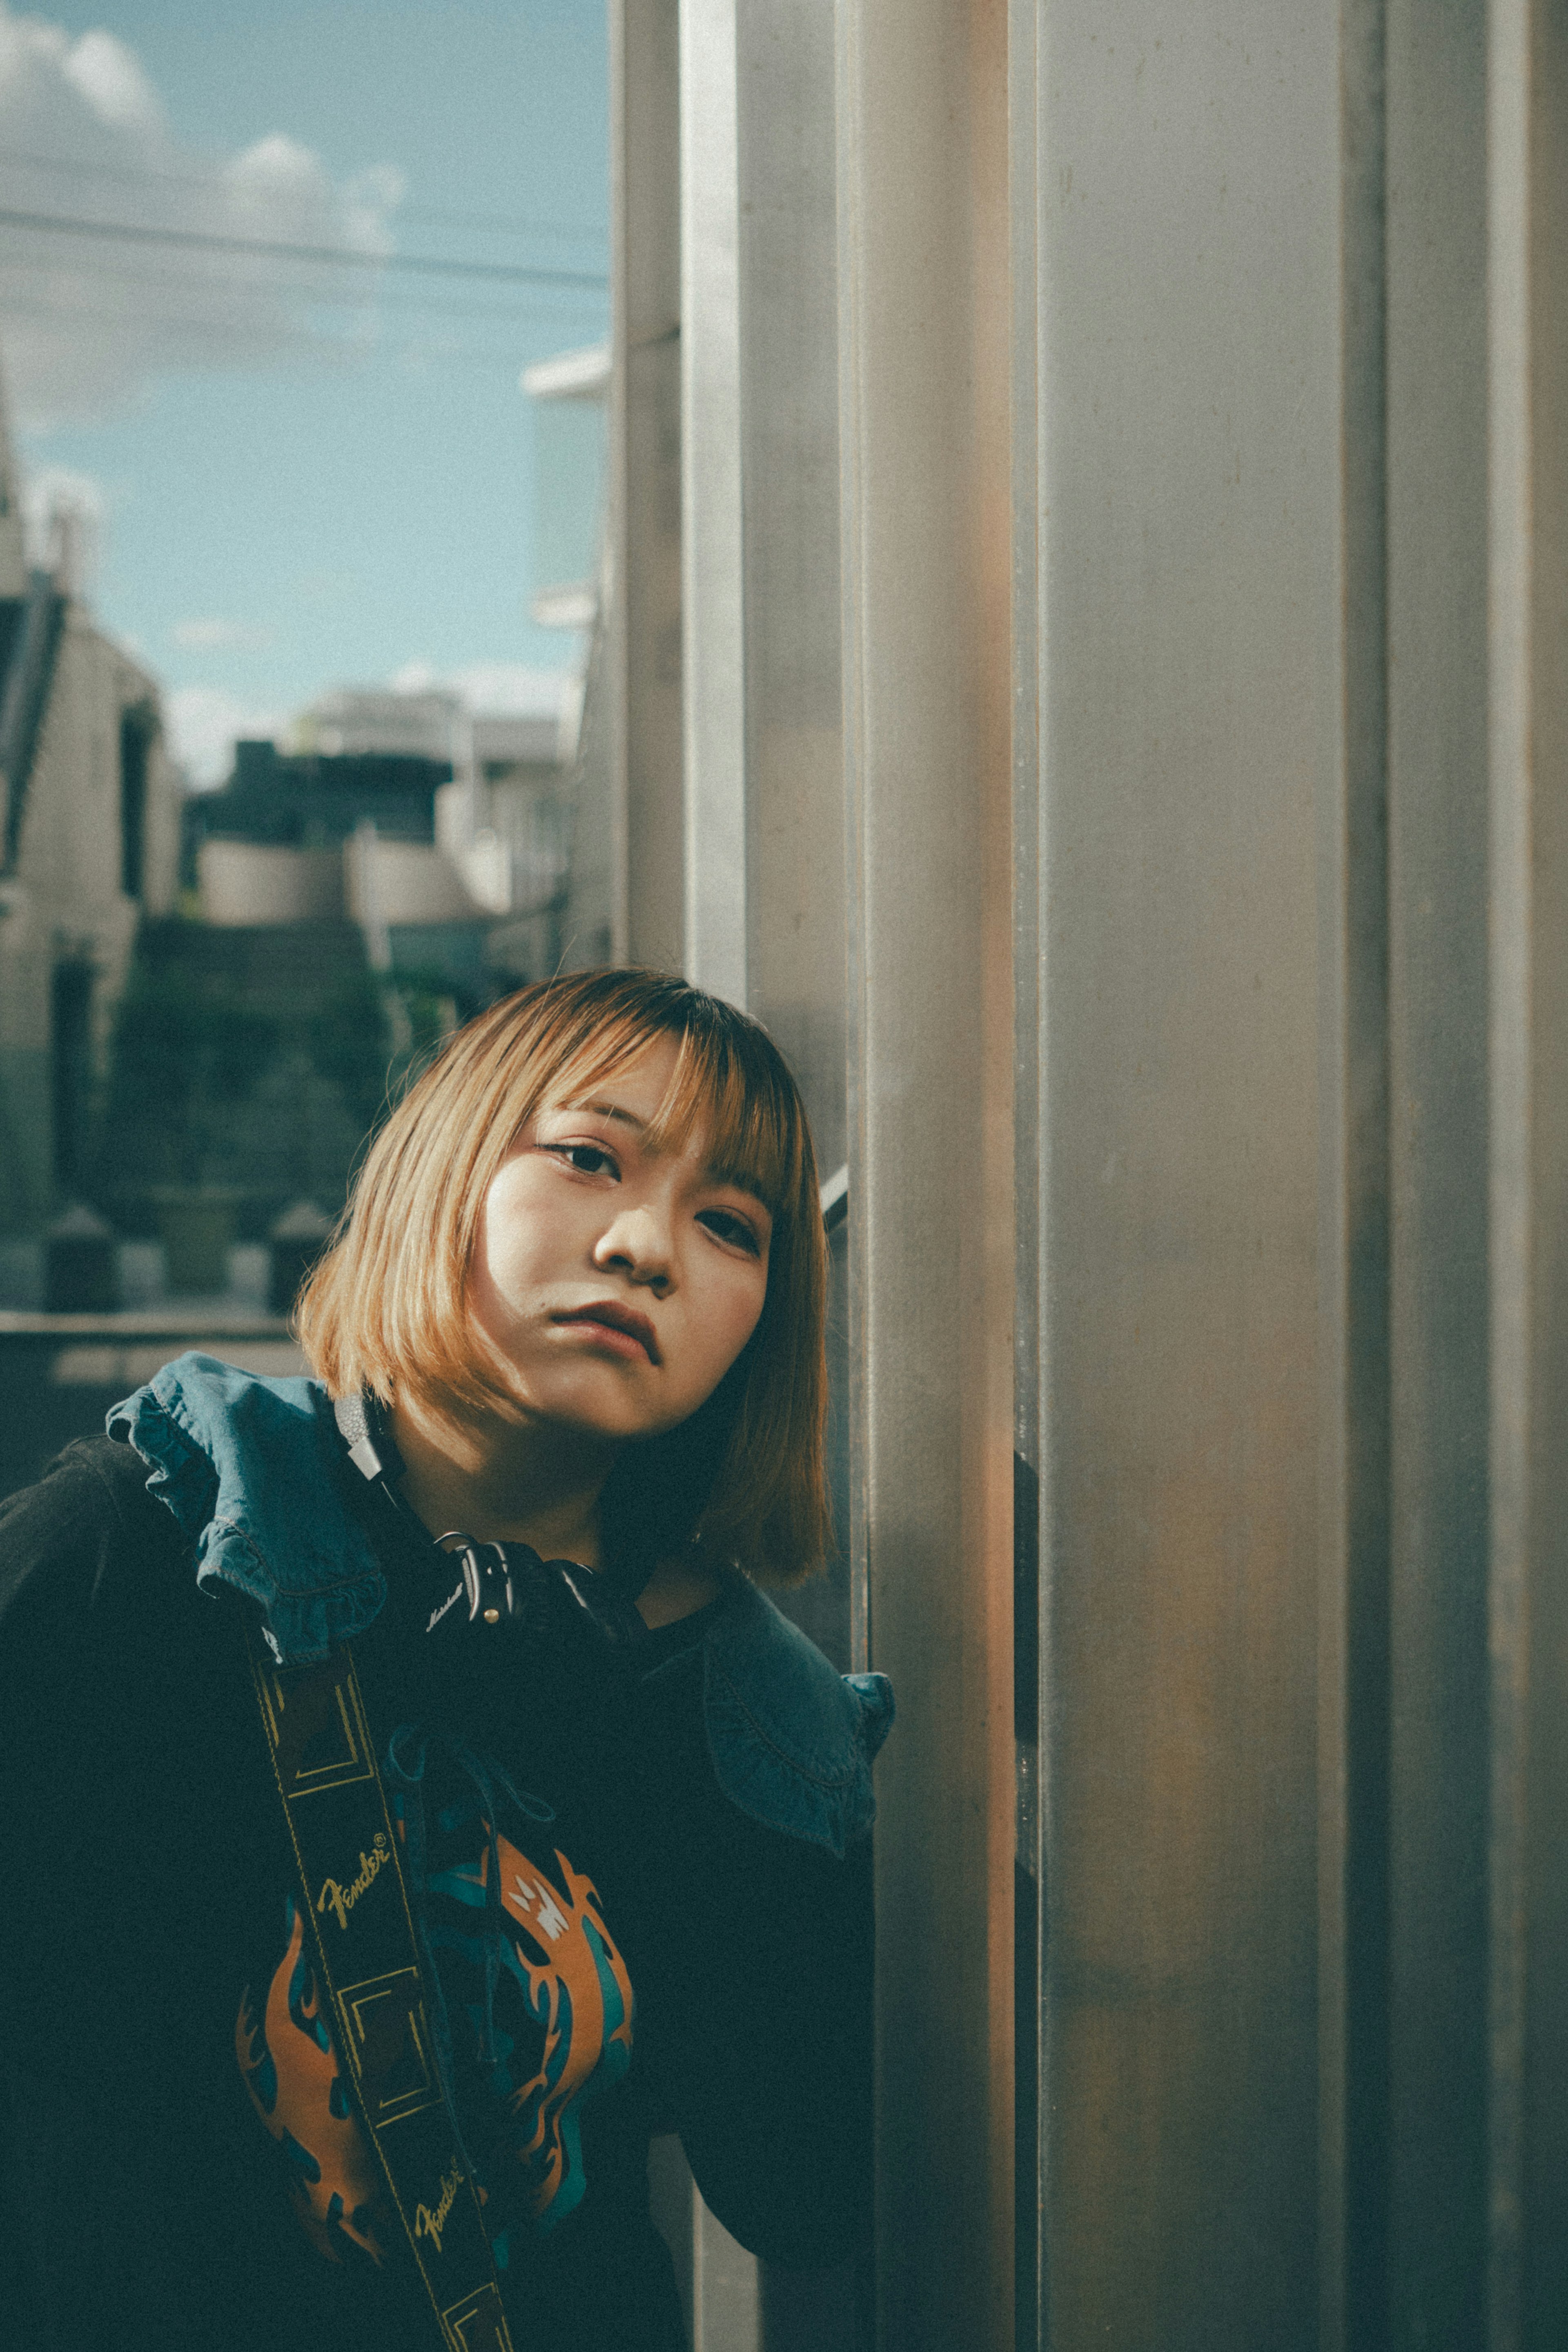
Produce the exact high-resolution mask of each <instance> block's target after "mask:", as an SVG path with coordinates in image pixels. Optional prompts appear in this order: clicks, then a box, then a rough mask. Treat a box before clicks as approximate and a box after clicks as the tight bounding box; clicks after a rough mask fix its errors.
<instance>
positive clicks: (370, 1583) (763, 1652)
mask: <svg viewBox="0 0 1568 2352" xmlns="http://www.w3.org/2000/svg"><path fill="white" fill-rule="evenodd" d="M108 1426H109V1430H110V1435H111V1436H115V1437H119V1438H121V1439H123V1440H124V1441H125V1442H126V1443H128V1444H131V1446H133V1447H134V1448H135V1450H136V1452H137V1453H138V1454H140V1455H141V1459H142V1460H143V1461H144V1462H145V1463H146V1464H147V1465H148V1471H149V1474H150V1475H149V1476H148V1480H147V1485H148V1489H149V1491H150V1492H151V1493H152V1494H153V1495H155V1496H157V1497H158V1499H159V1501H160V1502H162V1503H163V1504H164V1505H166V1507H168V1509H169V1510H170V1511H171V1512H172V1514H173V1516H174V1517H175V1519H176V1520H177V1521H178V1522H179V1524H180V1526H181V1528H183V1531H184V1533H185V1534H186V1535H187V1536H188V1537H189V1538H191V1540H192V1542H193V1544H194V1546H195V1551H196V1579H197V1581H198V1583H200V1584H202V1585H204V1586H211V1585H213V1584H214V1583H225V1584H229V1585H232V1586H234V1587H235V1590H236V1591H240V1592H243V1593H245V1594H246V1596H247V1598H248V1599H250V1600H251V1601H254V1602H255V1603H256V1606H257V1608H258V1609H259V1611H260V1612H261V1619H262V1626H263V1630H264V1633H265V1634H266V1638H267V1643H268V1645H269V1647H270V1648H271V1650H272V1652H273V1654H274V1655H275V1656H276V1657H277V1660H278V1661H279V1663H280V1664H285V1665H303V1664H308V1663H309V1662H310V1661H312V1660H315V1659H319V1658H324V1657H325V1656H326V1655H327V1654H328V1653H329V1650H330V1649H331V1647H332V1645H333V1643H337V1642H350V1641H352V1640H353V1638H354V1636H355V1635H356V1634H358V1633H364V1631H365V1630H366V1628H367V1627H368V1626H370V1625H371V1624H372V1623H373V1622H374V1621H375V1619H376V1618H377V1616H378V1615H379V1614H380V1612H381V1611H382V1607H383V1606H384V1604H385V1601H386V1597H387V1588H386V1578H385V1576H384V1574H383V1573H382V1568H381V1565H380V1563H379V1561H378V1559H377V1558H376V1555H375V1552H374V1550H373V1549H371V1542H370V1538H368V1536H367V1535H366V1534H365V1532H364V1530H363V1529H362V1528H361V1527H360V1526H359V1524H358V1523H357V1521H356V1520H355V1518H354V1517H353V1515H352V1513H351V1512H350V1509H349V1507H348V1506H347V1504H346V1503H345V1501H344V1499H343V1496H342V1495H341V1494H340V1491H339V1486H338V1465H339V1464H340V1460H341V1455H342V1440H341V1438H340V1435H339V1433H338V1428H337V1423H336V1422H335V1421H334V1419H333V1415H332V1405H331V1400H330V1399H329V1396H328V1394H327V1391H326V1390H325V1389H324V1388H323V1387H322V1386H321V1385H320V1383H319V1381H311V1380H302V1379H296V1380H264V1379H261V1378H259V1377H257V1376H256V1375H254V1374H252V1373H249V1372H242V1371H239V1370H235V1367H234V1366H233V1365H232V1364H224V1363H220V1362H219V1361H218V1360H217V1359H216V1358H215V1357H213V1356H202V1355H195V1354H191V1355H184V1356H179V1357H176V1358H175V1360H174V1361H173V1362H172V1363H170V1364H165V1365H164V1367H163V1369H162V1371H161V1372H160V1373H159V1374H158V1375H157V1377H156V1378H155V1379H154V1380H152V1381H149V1382H148V1384H147V1385H146V1387H144V1388H140V1389H138V1390H137V1391H136V1392H135V1394H134V1395H133V1396H130V1397H127V1398H126V1399H125V1401H124V1402H123V1403H121V1404H117V1405H116V1406H115V1407H114V1408H113V1410H112V1412H110V1414H109V1416H108ZM664 1671H668V1669H667V1668H665V1669H664ZM703 1682H704V1695H705V1710H706V1720H707V1737H708V1747H709V1751H710V1753H711V1755H712V1757H713V1762H714V1769H715V1772H716V1775H717V1778H718V1782H719V1786H720V1788H721V1789H722V1790H724V1792H725V1794H726V1796H727V1797H728V1798H729V1800H730V1801H731V1803H732V1804H735V1805H737V1806H738V1807H739V1808H740V1810H741V1811H743V1812H745V1813H748V1814H750V1815H751V1817H752V1818H753V1819H754V1820H757V1821H760V1822H764V1823H765V1824H766V1825H767V1826H768V1828H770V1829H776V1830H779V1831H782V1832H784V1833H785V1834H786V1835H789V1836H792V1837H799V1838H804V1839H806V1840H808V1841H809V1842H810V1843H812V1844H816V1845H822V1846H826V1847H827V1848H828V1849H829V1850H830V1851H831V1852H832V1853H840V1854H841V1853H843V1851H844V1848H845V1846H846V1845H847V1844H850V1843H853V1841H854V1840H856V1839H857V1838H860V1837H862V1836H863V1835H864V1834H865V1833H866V1832H867V1831H868V1830H869V1829H870V1828H871V1825H872V1822H873V1818H874V1815H875V1810H876V1807H875V1800H874V1798H873V1794H872V1785H871V1765H872V1759H873V1757H874V1756H875V1754H876V1752H877V1750H878V1748H880V1747H881V1746H882V1743H883V1740H884V1739H885V1738H886V1737H887V1734H888V1731H889V1729H890V1727H891V1726H892V1723H893V1715H894V1703H893V1688H892V1685H891V1684H890V1683H889V1682H888V1680H887V1677H886V1676H885V1675H839V1674H837V1673H835V1672H834V1670H833V1668H832V1666H831V1665H830V1664H829V1663H828V1661H827V1659H826V1658H824V1657H823V1655H822V1654H821V1651H820V1650H819V1649H818V1648H817V1647H816V1646H815V1644H814V1643H811V1642H810V1641H809V1640H808V1639H807V1637H806V1635H805V1634H804V1633H801V1632H800V1628H799V1627H798V1626H796V1625H794V1624H792V1623H791V1622H790V1621H789V1619H788V1618H787V1617H786V1616H784V1615H783V1613H782V1612H780V1611H779V1610H778V1609H776V1608H775V1607H774V1605H773V1603H772V1601H769V1600H768V1596H767V1595H766V1593H764V1592H761V1591H758V1588H757V1587H756V1586H755V1585H754V1584H752V1583H751V1582H750V1581H749V1580H748V1579H747V1578H746V1577H744V1576H741V1575H739V1574H737V1573H731V1574H730V1575H729V1576H728V1577H727V1580H726V1591H725V1600H724V1605H723V1606H722V1608H720V1609H719V1610H718V1611H717V1612H716V1615H715V1616H714V1618H713V1620H712V1622H711V1623H710V1624H709V1626H708V1628H707V1631H706V1634H705V1636H704V1640H703Z"/></svg>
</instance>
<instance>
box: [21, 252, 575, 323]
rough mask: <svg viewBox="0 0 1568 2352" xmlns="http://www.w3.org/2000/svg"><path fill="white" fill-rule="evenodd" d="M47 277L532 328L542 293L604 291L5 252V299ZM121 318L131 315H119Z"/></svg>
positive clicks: (568, 296)
mask: <svg viewBox="0 0 1568 2352" xmlns="http://www.w3.org/2000/svg"><path fill="white" fill-rule="evenodd" d="M23 272H26V273H27V274H29V275H38V274H40V273H41V274H44V275H47V276H49V277H51V278H57V279H58V280H60V281H61V282H64V283H68V284H74V283H76V282H77V281H78V279H81V278H105V279H107V280H108V281H109V282H110V284H111V285H114V286H120V287H124V288H126V289H131V288H133V287H140V286H152V287H168V288H172V289H184V290H185V291H187V292H188V293H190V294H191V295H193V297H200V296H203V295H204V294H208V293H213V294H221V295H222V297H223V299H224V300H225V302H232V301H236V300H237V301H247V302H254V303H258V304H259V303H271V304H273V305H275V306H276V305H279V304H283V303H290V304H298V305H309V306H311V307H313V308H325V309H330V310H340V309H353V310H358V309H359V308H360V307H361V305H362V304H373V305H374V306H375V308H376V310H378V311H384V310H391V311H416V312H423V313H425V314H427V315H430V316H432V317H435V318H444V319H503V320H505V319H510V320H515V321H516V322H517V324H518V325H519V326H524V325H527V323H528V321H529V320H531V319H535V318H537V317H538V308H537V304H538V296H539V294H540V293H546V294H554V295H556V296H557V297H558V299H560V300H563V301H567V302H580V301H588V300H591V301H593V302H595V303H596V304H597V303H598V302H599V301H600V299H601V292H602V289H600V288H583V287H576V286H561V287H548V286H547V287H544V288H528V289H520V291H519V295H518V298H517V299H516V300H515V301H510V302H465V301H455V302H449V301H444V300H443V299H441V297H440V295H439V294H435V293H426V292H424V291H423V290H422V289H420V288H419V287H417V286H407V287H403V286H398V287H388V286H364V285H359V286H352V287H347V286H345V287H333V288H326V287H320V286H317V287H309V288H306V287H302V286H301V285H300V283H299V281H298V277H295V278H289V277H288V276H286V275H279V276H274V277H263V276H261V275H259V274H258V273H257V272H256V271H253V270H247V271H246V273H245V276H244V277H243V278H239V277H235V276H234V275H232V274H231V275H229V276H226V277H224V276H219V275H217V274H215V273H207V274H204V275H197V274H195V273H193V271H192V270H191V269H190V268H181V269H159V268H148V267H147V266H146V265H145V264H142V263H141V262H140V261H139V260H137V259H136V258H133V257H127V258H120V259H115V260H110V259H108V258H103V259H96V260H95V259H94V258H92V257H90V256H89V255H80V256H78V255H74V254H73V255H72V256H71V257H70V259H69V260H68V261H62V262H59V263H57V264H56V265H54V266H53V267H52V268H47V266H46V264H45V263H44V262H43V261H42V260H41V259H40V258H38V257H36V256H32V255H22V254H7V253H5V252H4V251H3V250H0V301H4V300H5V299H6V298H5V282H6V280H7V279H8V278H13V277H15V276H16V275H17V274H19V273H23ZM115 315H116V316H117V317H120V316H129V315H130V314H128V313H116V314H115Z"/></svg>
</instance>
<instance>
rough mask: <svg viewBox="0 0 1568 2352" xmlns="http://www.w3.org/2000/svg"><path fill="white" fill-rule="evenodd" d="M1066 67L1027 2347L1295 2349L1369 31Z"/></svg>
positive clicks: (1308, 2200) (1305, 2196)
mask: <svg viewBox="0 0 1568 2352" xmlns="http://www.w3.org/2000/svg"><path fill="white" fill-rule="evenodd" d="M1015 21H1016V20H1015ZM1035 30H1036V37H1037V40H1038V53H1037V58H1036V67H1037V70H1036V73H1035V76H1034V78H1033V79H1032V82H1030V81H1028V80H1025V79H1024V77H1023V76H1022V75H1021V74H1020V73H1019V71H1018V70H1017V68H1018V65H1019V59H1018V58H1017V55H1016V45H1015V82H1014V121H1015V152H1016V150H1017V147H1018V145H1019V142H1020V140H1021V141H1024V142H1027V143H1028V145H1029V147H1030V151H1031V152H1032V153H1033V155H1034V157H1035V158H1036V159H1037V164H1036V173H1035V187H1036V194H1037V199H1038V212H1037V215H1036V224H1035V235H1036V237H1037V239H1038V245H1037V250H1036V252H1035V254H1034V256H1033V266H1034V268H1035V271H1036V286H1037V288H1038V299H1039V310H1038V335H1037V339H1036V341H1035V343H1034V350H1035V353H1036V355H1037V365H1038V374H1037V376H1036V380H1035V385H1034V387H1033V390H1034V395H1035V399H1036V400H1037V402H1038V412H1037V413H1038V415H1039V418H1040V443H1039V449H1040V457H1039V478H1038V482H1037V483H1036V484H1035V485H1034V486H1033V495H1034V499H1035V505H1034V507H1033V509H1032V511H1030V512H1028V513H1026V514H1024V515H1022V516H1020V517H1019V520H1018V523H1017V529H1018V530H1019V534H1020V536H1026V537H1027V536H1029V535H1032V533H1033V531H1034V530H1035V529H1036V528H1037V527H1038V530H1039V533H1040V551H1039V569H1038V574H1037V578H1038V589H1037V592H1036V599H1035V602H1034V604H1033V608H1032V609H1030V607H1029V605H1028V604H1027V603H1026V602H1025V601H1024V599H1025V598H1026V596H1027V589H1028V582H1029V569H1028V565H1027V562H1023V561H1020V562H1019V568H1018V572H1017V573H1016V574H1015V579H1016V580H1017V582H1018V585H1019V597H1020V610H1019V649H1020V655H1021V657H1022V658H1023V659H1024V660H1026V661H1027V660H1029V659H1030V658H1032V656H1033V649H1034V646H1035V645H1036V643H1038V647H1039V664H1040V667H1039V672H1038V677H1039V711H1040V762H1039V824H1040V833H1039V837H1038V850H1037V856H1038V872H1039V899H1038V919H1039V954H1040V969H1039V989H1040V1019H1041V1030H1040V1063H1039V1070H1040V1099H1039V1108H1038V1120H1039V1124H1038V1128H1037V1130H1036V1137H1037V1149H1038V1154H1039V1167H1040V1255H1041V1285H1042V1317H1041V1339H1040V1371H1039V1382H1040V1387H1039V1396H1040V1449H1041V1453H1040V1489H1041V1496H1040V1577H1041V1584H1042V1607H1043V1612H1044V1639H1043V1646H1042V1658H1041V1671H1042V1683H1041V1724H1040V1736H1041V1740H1042V1752H1041V1763H1040V1788H1041V1803H1042V1832H1041V1834H1042V1838H1043V1845H1044V1883H1045V1887H1046V1903H1047V1910H1048V1919H1047V1933H1046V1937H1045V1945H1044V1955H1043V1971H1044V1973H1043V1982H1042V1994H1043V2005H1044V2016H1045V2032H1046V2037H1047V2040H1046V2051H1045V2093H1044V2096H1043V2098H1042V2100H1041V2103H1040V2155H1039V2159H1038V2162H1039V2173H1038V2179H1039V2183H1040V2197H1041V2200H1042V2203H1043V2207H1044V2216H1043V2240H1044V2253H1045V2273H1046V2276H1045V2283H1044V2308H1043V2311H1042V2313H1041V2315H1040V2322H1039V2326H1038V2334H1037V2336H1035V2337H1033V2338H1031V2339H1030V2340H1037V2341H1039V2342H1041V2343H1044V2342H1046V2341H1049V2342H1050V2344H1051V2346H1053V2347H1061V2352H1077V2347H1088V2346H1090V2345H1092V2344H1093V2345H1099V2344H1113V2345H1115V2346H1116V2347H1118V2352H1133V2347H1149V2348H1150V2352H1155V2347H1157V2352H1186V2347H1194V2352H1196V2347H1204V2352H1214V2347H1230V2346H1234V2347H1237V2352H1243V2347H1248V2352H1250V2347H1256V2346H1260V2345H1264V2344H1267V2345H1269V2346H1270V2347H1277V2348H1278V2352H1285V2347H1304V2346H1306V2345H1308V2344H1310V2343H1313V2342H1315V2341H1316V2339H1317V2336H1318V2327H1319V2312H1318V2276H1317V2265H1316V2243H1317V2214H1316V2202H1317V2194H1318V2156H1319V2150H1318V2068H1319V2038H1318V2016H1317V2003H1318V1990H1319V1989H1318V1977H1317V1930H1318V1903H1319V1885H1318V1864H1319V1854H1318V1842H1317V1833H1316V1813H1317V1766H1318V1742H1317V1720H1316V1717H1317V1650H1318V1640H1319V1625H1318V1569H1319V1528H1318V1508H1319V1499H1320V1498H1319V1486H1318V1476H1317V1456H1318V1442H1319V1412H1320V1405H1319V1390H1318V1371H1319V1328H1318V1318H1319V1299H1318V1218H1319V1182H1318V1171H1319V1150H1320V1125H1319V1068H1318V1050H1319V1040H1318V1019H1317V980H1318V947H1317V928H1318V879H1319V875H1318V866H1319V847H1318V837H1317V824H1318V816H1319V811H1320V809H1321V807H1322V804H1323V803H1324V802H1325V800H1326V801H1330V802H1332V800H1333V797H1334V794H1335V792H1336V789H1337V783H1338V776H1339V767H1340V751H1339V743H1340V728H1341V694H1342V685H1343V681H1342V675H1341V668H1340V660H1339V634H1338V625H1339V618H1340V604H1339V587H1340V579H1339V568H1340V547H1339V532H1338V514H1339V505H1340V476H1339V463H1340V451H1339V446H1338V412H1339V395H1340V385H1339V377H1338V363H1337V352H1338V327H1339V319H1338V304H1339V278H1338V263H1339V247H1338V235H1339V227H1338V215H1339V197H1340V191H1339V162H1340V137H1339V108H1340V89H1339V66H1340V57H1339V41H1338V27H1337V26H1336V25H1335V23H1334V21H1333V17H1332V16H1313V15H1312V13H1311V12H1300V11H1297V12H1289V11H1286V12H1281V11H1280V10H1277V9H1274V8H1271V7H1268V6H1263V5H1243V6H1241V7H1239V8H1238V7H1235V6H1227V7H1219V6H1218V5H1210V6H1202V7H1197V8H1194V9H1188V10H1186V11H1185V12H1183V14H1182V16H1181V17H1180V18H1179V19H1178V20H1172V19H1171V18H1170V17H1169V16H1168V14H1167V13H1166V12H1162V11H1158V10H1155V9H1152V8H1144V7H1140V6H1134V7H1130V8H1126V9H1123V10H1120V11H1118V12H1117V13H1116V17H1115V21H1114V23H1113V24H1112V23H1110V22H1108V21H1107V19H1106V16H1105V14H1104V12H1103V10H1099V9H1093V8H1089V7H1070V8H1066V9H1062V8H1059V7H1051V8H1041V9H1040V10H1039V11H1038V12H1037V15H1036V19H1035ZM1020 85H1021V86H1020ZM1029 242H1030V240H1029V239H1028V238H1027V236H1026V237H1025V238H1023V239H1021V240H1020V249H1022V250H1023V251H1024V252H1025V253H1026V254H1027V250H1028V245H1029ZM1029 308H1030V306H1028V305H1019V317H1020V322H1021V330H1022V331H1023V332H1024V333H1025V334H1028V333H1029V331H1030V325H1031V323H1033V322H1031V321H1030V317H1029ZM1015 488H1020V489H1021V492H1022V495H1023V496H1024V497H1025V498H1028V497H1029V495H1030V476H1029V468H1028V465H1027V462H1025V461H1022V460H1020V461H1019V470H1018V472H1017V474H1016V475H1015ZM1019 707H1020V708H1021V709H1023V710H1024V711H1025V712H1026V713H1027V711H1028V709H1029V702H1028V698H1027V696H1026V697H1025V698H1023V699H1022V700H1021V702H1020V705H1019ZM1028 929H1029V925H1028V920H1027V919H1023V920H1020V925H1019V936H1020V939H1027V937H1028ZM1020 983H1021V985H1022V987H1023V989H1024V991H1025V993H1026V1001H1027V996H1028V992H1030V990H1032V988H1033V986H1034V984H1035V983H1034V981H1033V978H1032V976H1030V975H1028V974H1020ZM1025 1026H1026V1024H1020V1028H1022V1027H1025ZM1028 1058H1029V1057H1028V1055H1027V1051H1026V1052H1025V1053H1024V1054H1022V1055H1020V1061H1023V1062H1027V1061H1028ZM1021 1094H1022V1088H1021V1087H1020V1097H1021ZM1027 1274H1028V1269H1027V1265H1026V1279H1027ZM1024 1434H1025V1435H1026V1438H1027V1431H1025V1432H1024Z"/></svg>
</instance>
